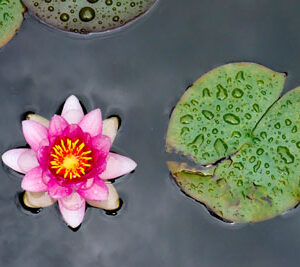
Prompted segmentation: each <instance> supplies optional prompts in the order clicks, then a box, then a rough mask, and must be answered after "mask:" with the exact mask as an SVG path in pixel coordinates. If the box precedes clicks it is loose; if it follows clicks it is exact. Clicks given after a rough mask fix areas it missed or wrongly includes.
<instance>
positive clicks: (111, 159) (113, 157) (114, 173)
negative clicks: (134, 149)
mask: <svg viewBox="0 0 300 267" xmlns="http://www.w3.org/2000/svg"><path fill="white" fill-rule="evenodd" d="M136 166H137V164H136V163H135V162H134V161H133V160H132V159H130V158H127V157H124V156H121V155H119V154H115V153H109V154H108V157H107V165H106V169H105V171H104V172H102V173H101V174H100V177H101V178H102V179H113V178H117V177H119V176H122V175H125V174H127V173H129V172H131V171H133V170H134V169H135V168H136Z"/></svg>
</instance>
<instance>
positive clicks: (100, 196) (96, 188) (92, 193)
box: [77, 177, 108, 201]
mask: <svg viewBox="0 0 300 267" xmlns="http://www.w3.org/2000/svg"><path fill="white" fill-rule="evenodd" d="M77 192H78V194H79V195H81V196H82V197H83V198H84V199H89V200H94V201H104V200H107V198H108V188H107V186H106V184H105V183H104V182H103V181H102V180H101V179H100V178H98V177H97V178H95V179H94V183H93V185H92V186H90V187H88V188H84V187H82V188H81V189H78V190H77Z"/></svg>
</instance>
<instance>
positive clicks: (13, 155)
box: [1, 148, 28, 173]
mask: <svg viewBox="0 0 300 267" xmlns="http://www.w3.org/2000/svg"><path fill="white" fill-rule="evenodd" d="M27 150H28V149H25V148H24V149H23V148H20V149H11V150H8V151H6V152H4V153H3V154H2V157H1V158H2V161H3V163H4V164H5V165H6V166H8V167H9V168H11V169H13V170H15V171H17V172H21V173H24V171H23V170H22V169H21V168H20V166H19V164H18V159H19V157H20V156H21V155H22V154H23V153H24V152H25V151H27Z"/></svg>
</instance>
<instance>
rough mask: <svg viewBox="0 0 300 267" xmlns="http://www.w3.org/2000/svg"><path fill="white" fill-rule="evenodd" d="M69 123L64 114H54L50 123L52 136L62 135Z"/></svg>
mask: <svg viewBox="0 0 300 267" xmlns="http://www.w3.org/2000/svg"><path fill="white" fill-rule="evenodd" d="M68 125H69V124H68V122H67V121H66V120H65V119H64V118H63V117H62V116H58V115H54V116H53V117H52V119H51V121H50V124H49V135H50V137H51V136H58V135H61V134H62V133H63V131H64V129H65V128H66V127H67V126H68Z"/></svg>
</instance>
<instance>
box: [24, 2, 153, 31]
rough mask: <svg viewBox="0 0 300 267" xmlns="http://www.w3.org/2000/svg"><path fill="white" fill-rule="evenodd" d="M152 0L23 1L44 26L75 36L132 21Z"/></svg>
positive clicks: (145, 9)
mask: <svg viewBox="0 0 300 267" xmlns="http://www.w3.org/2000/svg"><path fill="white" fill-rule="evenodd" d="M155 1H156V0H141V1H134V0H65V1H56V0H55V1H54V0H45V1H36V0H23V3H24V4H25V5H26V7H27V8H28V9H29V10H30V11H31V12H32V13H33V14H35V15H36V16H37V17H38V18H39V19H41V20H42V21H43V22H45V23H46V24H49V25H51V26H54V27H56V28H59V29H61V30H64V31H71V32H76V33H83V34H85V33H90V32H103V31H107V30H110V29H114V28H117V27H120V26H123V25H124V24H126V23H128V22H130V21H132V20H133V19H135V18H137V17H139V16H140V15H142V14H143V13H145V12H146V11H147V10H148V9H149V8H150V7H151V6H152V5H153V4H154V3H155Z"/></svg>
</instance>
